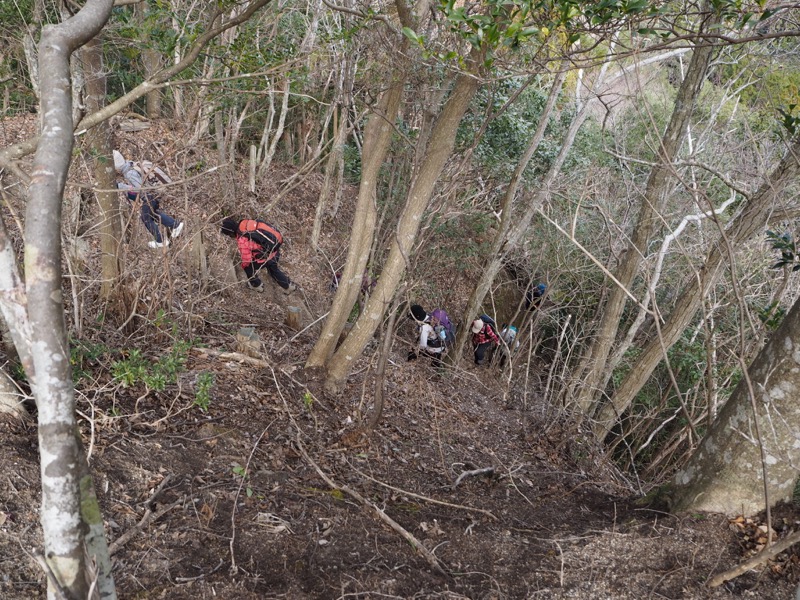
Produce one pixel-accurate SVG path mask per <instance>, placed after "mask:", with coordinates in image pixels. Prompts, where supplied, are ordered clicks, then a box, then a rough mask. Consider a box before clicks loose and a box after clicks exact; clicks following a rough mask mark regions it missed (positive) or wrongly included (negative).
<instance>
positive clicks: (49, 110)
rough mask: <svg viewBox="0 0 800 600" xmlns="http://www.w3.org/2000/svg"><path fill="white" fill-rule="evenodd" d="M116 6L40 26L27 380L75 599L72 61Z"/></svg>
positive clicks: (49, 525) (54, 564) (50, 509)
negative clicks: (64, 236) (67, 242)
mask: <svg viewBox="0 0 800 600" xmlns="http://www.w3.org/2000/svg"><path fill="white" fill-rule="evenodd" d="M112 5H113V1H112V0H88V1H87V2H86V4H85V5H84V6H83V8H82V9H81V10H80V11H79V12H78V13H77V14H76V15H75V16H74V17H72V18H70V19H69V20H67V21H65V22H64V23H61V24H60V25H56V26H48V27H45V28H44V30H43V31H42V38H41V42H40V44H39V71H40V72H41V73H47V77H46V78H45V79H43V80H42V81H41V110H40V112H41V115H42V131H41V136H40V141H39V144H38V146H37V149H36V154H35V156H34V161H33V174H34V176H33V178H32V180H31V185H30V188H29V199H28V206H27V212H26V218H25V242H26V243H25V276H26V282H25V283H26V292H27V301H28V307H27V309H28V319H29V323H30V334H31V337H30V340H31V342H32V343H35V345H36V352H33V353H32V356H33V370H32V371H31V372H30V373H29V375H30V377H29V380H30V381H31V382H32V384H33V392H34V396H35V397H36V403H37V408H38V414H39V454H40V460H41V476H42V508H41V522H42V529H43V533H44V543H45V556H46V557H47V561H48V564H49V565H50V568H51V569H52V571H53V573H54V574H55V576H56V578H57V579H58V581H59V583H60V585H61V587H62V588H63V589H64V590H65V591H66V592H67V593H68V594H69V596H70V597H74V598H85V597H86V596H87V594H88V591H89V582H88V580H87V577H86V569H87V561H86V552H85V550H86V546H85V542H86V541H87V539H86V524H85V522H84V520H83V518H82V512H81V509H82V507H81V499H82V494H81V488H86V486H91V476H90V475H88V474H86V477H88V482H86V481H85V480H84V479H83V478H82V477H81V476H80V469H79V467H78V465H79V464H80V463H81V462H85V460H86V459H85V457H84V455H83V451H82V448H81V447H80V443H79V438H78V435H77V422H76V419H75V390H74V387H73V383H72V374H71V370H70V362H69V342H68V339H67V331H66V325H65V323H64V303H63V300H62V297H61V236H60V235H59V234H58V232H60V230H61V199H62V197H63V193H64V186H65V182H66V178H67V171H68V169H69V164H70V159H71V156H72V145H73V133H72V132H73V129H74V124H73V120H72V106H71V85H70V77H69V76H70V71H69V61H70V57H71V55H72V53H73V52H74V51H75V50H77V49H78V48H79V47H80V46H81V45H83V44H85V43H86V42H88V41H89V40H90V39H92V37H94V36H95V35H96V34H97V33H98V32H99V31H100V29H101V28H102V27H103V25H105V23H106V21H107V20H108V18H109V17H110V15H111V8H112ZM54 232H55V233H54ZM100 545H101V546H104V545H105V544H104V541H103V543H101V544H100ZM91 549H94V548H91ZM91 549H90V550H91ZM106 554H107V548H106ZM110 577H111V574H110V573H102V574H101V578H102V579H103V581H102V582H98V583H99V589H100V590H101V591H102V590H106V591H108V590H109V589H110V590H111V592H112V593H113V580H111V579H110ZM109 584H110V585H109ZM57 593H58V592H57V590H56V589H55V588H54V587H53V586H52V585H51V586H49V587H48V597H49V598H55V597H56V595H57Z"/></svg>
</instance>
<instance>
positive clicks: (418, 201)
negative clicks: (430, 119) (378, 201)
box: [325, 53, 480, 394]
mask: <svg viewBox="0 0 800 600" xmlns="http://www.w3.org/2000/svg"><path fill="white" fill-rule="evenodd" d="M470 61H471V62H472V65H471V66H472V68H473V69H474V68H475V64H476V63H479V62H480V61H479V59H478V58H477V57H476V56H474V53H473V56H471V57H470ZM476 70H477V69H476ZM479 83H480V82H479V79H478V78H477V77H476V76H475V74H474V73H471V72H466V73H462V74H460V75H459V76H458V78H457V79H456V83H455V86H454V88H453V91H452V92H451V94H450V96H449V98H448V99H447V101H446V102H445V105H444V107H443V108H442V112H441V114H440V115H439V117H438V118H437V120H436V124H435V126H434V128H433V132H432V134H431V140H430V142H429V144H428V148H427V152H426V155H425V158H424V162H423V165H422V167H421V168H420V170H419V172H418V175H417V177H416V178H415V179H414V182H413V183H412V185H411V188H410V190H409V192H408V197H407V199H406V205H405V207H404V208H403V212H402V214H401V215H400V221H399V222H398V224H397V229H396V231H395V235H394V238H393V240H392V243H391V250H390V251H389V256H388V258H387V259H386V264H385V265H384V268H383V271H382V272H381V276H380V278H379V279H378V284H377V286H376V287H375V290H374V291H373V293H372V295H371V296H370V298H369V300H368V301H367V305H366V306H365V307H364V312H363V313H362V314H361V316H360V317H359V319H358V321H356V323H355V326H354V327H353V329H352V331H351V332H350V334H349V335H348V336H347V338H346V339H345V340H344V342H342V345H341V347H340V348H339V349H338V350H337V351H336V353H335V354H334V355H333V357H332V358H331V360H330V361H329V363H328V378H327V379H326V381H325V389H326V391H327V392H328V393H331V394H336V393H338V391H339V390H341V388H342V386H343V384H344V382H345V379H346V378H347V374H348V373H349V372H350V370H351V369H352V366H353V364H354V361H355V359H356V358H357V357H358V356H360V355H361V353H362V351H363V350H364V347H365V346H366V345H367V342H369V340H370V338H372V336H373V334H374V333H375V330H376V329H377V327H378V325H379V323H380V321H381V319H382V317H383V314H384V312H385V311H386V308H387V307H388V305H389V302H391V299H392V297H393V296H394V293H395V291H396V290H397V286H398V285H399V284H400V280H401V278H402V276H403V273H404V272H405V270H406V267H407V264H408V261H409V260H410V258H411V252H412V249H413V246H414V241H415V240H416V237H417V232H418V231H419V226H420V223H421V218H422V214H423V213H424V212H425V209H426V208H427V206H428V203H429V201H430V198H431V196H432V194H433V191H434V188H435V186H436V182H437V181H438V179H439V175H440V174H441V172H442V169H444V166H445V163H446V162H447V160H448V158H450V156H451V154H452V152H453V147H454V145H455V137H456V132H457V131H458V124H459V123H460V122H461V119H462V118H463V116H464V114H465V113H466V111H467V108H468V107H469V103H470V101H471V100H472V98H473V96H474V95H475V92H477V90H478V87H479Z"/></svg>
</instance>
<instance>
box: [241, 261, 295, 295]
mask: <svg viewBox="0 0 800 600" xmlns="http://www.w3.org/2000/svg"><path fill="white" fill-rule="evenodd" d="M280 257H281V253H280V252H278V253H277V254H276V255H275V256H274V257H273V258H272V260H268V261H266V262H257V261H254V262H251V263H250V264H249V265H247V266H246V267H245V268H244V272H245V273H246V274H247V278H248V280H249V281H250V285H252V286H253V287H258V286H259V285H261V279H259V277H258V272H259V271H260V270H261V269H266V270H267V272H269V275H270V277H272V279H274V280H275V283H277V284H278V285H279V286H281V287H282V288H283V289H288V287H289V284H290V283H291V280H290V279H289V276H288V275H287V274H286V273H284V272H283V271H281V269H280V267H279V266H278V259H279V258H280Z"/></svg>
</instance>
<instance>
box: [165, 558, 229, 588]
mask: <svg viewBox="0 0 800 600" xmlns="http://www.w3.org/2000/svg"><path fill="white" fill-rule="evenodd" d="M224 564H225V561H224V560H222V559H221V558H220V559H219V564H218V565H217V566H216V567H214V568H213V569H211V570H210V571H209V572H208V573H201V574H200V575H196V576H195V577H176V578H175V582H176V583H189V582H190V581H197V580H198V579H203V578H204V577H208V576H209V575H211V574H213V573H216V572H217V571H219V570H220V567H222V565H224Z"/></svg>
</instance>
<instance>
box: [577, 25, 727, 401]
mask: <svg viewBox="0 0 800 600" xmlns="http://www.w3.org/2000/svg"><path fill="white" fill-rule="evenodd" d="M718 23H719V17H718V16H717V15H716V14H713V15H712V16H710V17H708V18H707V21H706V23H704V24H703V26H701V28H700V30H701V31H704V30H708V29H709V28H713V27H714V26H716V24H718ZM704 43H706V42H705V41H704ZM713 51H714V47H713V46H711V45H699V46H697V47H695V49H694V53H693V54H692V59H691V61H690V63H689V67H688V70H687V73H686V77H685V78H684V80H683V82H682V83H681V87H680V89H679V90H678V95H677V98H676V99H675V108H674V109H673V112H672V118H671V119H670V122H669V125H668V126H667V130H666V132H665V133H664V136H663V137H662V139H661V145H660V147H659V153H658V154H659V156H658V164H657V165H655V166H654V167H653V168H652V170H651V171H650V176H649V178H648V180H647V186H646V188H645V192H644V198H643V199H642V202H641V205H640V209H639V215H638V218H637V221H636V225H635V226H634V231H633V236H632V238H631V240H630V242H629V244H628V248H627V251H626V252H625V254H624V256H623V258H622V261H621V263H620V265H619V267H618V268H617V270H616V272H615V274H614V276H615V278H616V279H617V281H618V282H619V285H617V286H614V288H613V289H612V290H611V291H610V293H609V295H608V300H607V301H606V303H605V306H603V307H602V309H601V310H600V312H599V314H600V323H599V325H598V327H597V331H596V333H595V336H594V339H593V341H592V343H591V344H590V346H589V347H588V349H587V350H586V352H585V354H584V357H583V359H582V361H581V366H580V368H579V369H578V373H580V375H579V376H578V378H576V382H577V383H576V385H575V387H574V388H573V390H572V392H573V393H574V394H575V396H576V400H577V405H578V407H579V409H580V411H581V414H582V415H585V416H587V415H590V414H591V413H592V412H594V411H593V408H594V405H595V402H596V398H597V396H598V394H600V393H601V392H602V389H601V387H602V386H601V379H602V375H603V367H604V365H605V363H606V360H607V358H608V356H609V354H610V352H611V348H612V346H613V344H614V340H615V338H616V334H617V330H618V328H619V323H620V319H621V316H622V311H623V309H624V308H625V303H626V300H627V294H626V290H628V289H629V288H630V287H631V284H632V283H633V280H634V277H635V276H636V274H637V273H638V270H639V266H640V265H641V263H642V260H643V257H644V256H645V254H646V252H647V245H648V243H649V242H650V240H651V239H652V237H653V235H654V234H655V232H656V229H657V227H658V224H659V223H660V220H659V219H660V217H659V215H660V213H661V212H662V210H663V207H664V205H665V203H666V200H667V195H666V190H667V187H668V185H669V179H670V175H671V173H672V171H673V166H672V162H673V160H674V159H675V157H676V155H677V153H678V150H679V149H680V145H681V141H682V140H683V137H684V134H685V131H686V126H687V124H688V122H689V119H690V117H691V115H692V108H693V106H694V102H695V100H696V98H697V96H698V94H699V93H700V89H701V87H702V84H703V81H705V75H706V71H707V70H708V64H709V62H710V60H711V54H712V53H713Z"/></svg>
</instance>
